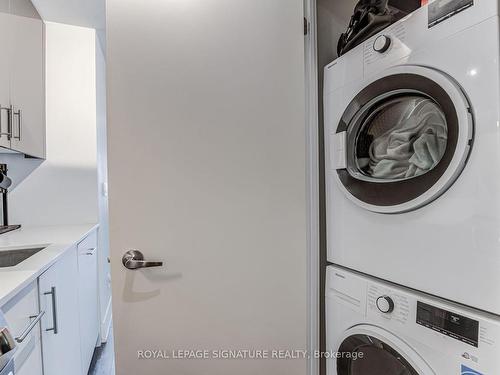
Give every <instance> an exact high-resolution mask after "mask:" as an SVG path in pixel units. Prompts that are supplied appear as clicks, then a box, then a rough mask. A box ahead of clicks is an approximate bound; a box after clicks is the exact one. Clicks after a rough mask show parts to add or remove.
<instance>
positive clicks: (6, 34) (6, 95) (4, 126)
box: [0, 13, 12, 148]
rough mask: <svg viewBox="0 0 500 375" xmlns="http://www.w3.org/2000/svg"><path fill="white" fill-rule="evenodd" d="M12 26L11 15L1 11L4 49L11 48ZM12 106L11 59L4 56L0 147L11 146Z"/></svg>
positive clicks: (0, 74)
mask: <svg viewBox="0 0 500 375" xmlns="http://www.w3.org/2000/svg"><path fill="white" fill-rule="evenodd" d="M10 27H11V18H10V15H8V14H6V13H0V46H3V50H4V51H7V50H10V45H11V42H12V40H11V35H12V32H11V31H9V29H10ZM9 106H10V59H8V58H5V57H2V58H1V59H0V107H1V108H2V110H1V111H0V147H6V148H10V139H9V137H8V136H7V132H8V121H9V118H8V112H7V109H8V108H9Z"/></svg>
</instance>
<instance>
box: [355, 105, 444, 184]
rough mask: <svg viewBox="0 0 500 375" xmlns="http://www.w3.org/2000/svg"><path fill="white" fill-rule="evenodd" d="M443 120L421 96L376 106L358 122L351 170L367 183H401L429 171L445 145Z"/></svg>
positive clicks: (437, 109)
mask: <svg viewBox="0 0 500 375" xmlns="http://www.w3.org/2000/svg"><path fill="white" fill-rule="evenodd" d="M447 137H448V127H447V125H446V117H445V115H444V113H443V111H442V110H441V108H440V107H439V105H438V104H437V103H436V102H434V101H433V100H432V99H430V98H428V97H425V96H417V95H408V96H399V97H396V98H392V99H389V100H383V101H382V102H381V103H377V104H375V105H374V106H373V108H372V109H370V110H369V114H368V115H367V116H366V118H365V119H364V120H362V121H361V123H360V126H359V130H358V132H357V134H356V137H355V147H354V148H353V152H354V155H353V158H352V160H354V161H355V163H354V164H355V165H354V166H351V168H352V169H353V170H354V173H359V174H362V175H363V176H365V177H366V178H367V179H370V180H373V181H376V180H388V181H396V180H405V179H410V178H413V177H416V176H420V175H423V174H425V173H427V172H428V171H430V170H432V169H433V168H434V167H435V166H436V165H437V164H438V163H439V161H440V160H441V159H442V157H443V155H444V153H445V151H446V144H447Z"/></svg>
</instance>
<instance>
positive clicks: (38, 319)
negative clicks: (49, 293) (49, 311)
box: [16, 311, 45, 344]
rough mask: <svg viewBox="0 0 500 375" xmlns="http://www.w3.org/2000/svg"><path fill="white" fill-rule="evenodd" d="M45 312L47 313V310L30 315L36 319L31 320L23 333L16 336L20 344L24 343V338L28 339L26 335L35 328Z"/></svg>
mask: <svg viewBox="0 0 500 375" xmlns="http://www.w3.org/2000/svg"><path fill="white" fill-rule="evenodd" d="M44 314H45V311H40V314H38V315H35V316H30V319H34V320H31V322H30V324H29V325H28V327H26V328H25V329H24V331H23V333H21V334H20V335H19V336H18V337H16V341H17V342H18V343H19V344H20V343H22V342H23V341H24V340H26V337H28V335H29V334H30V332H31V331H32V330H33V328H35V326H36V325H37V324H38V322H39V321H40V319H42V317H43V315H44Z"/></svg>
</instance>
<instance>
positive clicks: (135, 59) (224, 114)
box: [107, 0, 307, 375]
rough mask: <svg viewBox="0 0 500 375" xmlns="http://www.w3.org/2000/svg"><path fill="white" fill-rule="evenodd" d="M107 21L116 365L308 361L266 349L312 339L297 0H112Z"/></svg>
mask: <svg viewBox="0 0 500 375" xmlns="http://www.w3.org/2000/svg"><path fill="white" fill-rule="evenodd" d="M107 28H108V30H107V33H108V35H107V64H108V69H107V70H108V162H109V204H110V241H111V263H112V281H113V311H114V327H115V331H114V332H115V335H116V340H115V342H116V358H117V363H116V368H117V374H120V375H122V374H123V375H132V374H141V375H158V374H172V375H173V374H179V375H180V374H191V375H226V374H227V375H233V374H238V375H246V374H248V375H255V374H260V375H280V374H283V375H284V374H286V375H295V374H296V375H304V374H305V373H306V360H305V359H303V358H299V359H277V358H272V355H273V352H272V350H279V349H283V350H287V349H288V350H304V349H306V340H307V338H306V336H307V330H306V326H307V317H306V315H307V313H306V311H307V298H306V297H307V293H306V292H307V291H306V266H307V262H306V260H307V258H306V170H305V159H306V151H305V143H306V140H305V134H306V132H305V120H304V119H305V110H304V101H305V99H304V92H305V90H304V37H303V3H302V1H301V0H251V1H248V0H167V1H165V0H144V1H132V0H108V2H107ZM130 249H137V250H140V251H141V252H142V253H143V254H144V257H145V259H146V260H148V261H163V262H164V265H163V267H155V268H144V269H138V270H128V269H126V268H125V267H124V266H123V264H122V256H123V255H124V254H125V252H126V251H128V250H130ZM148 350H161V351H163V352H162V353H161V354H162V355H161V356H163V354H164V355H168V356H170V358H158V355H157V356H156V357H157V358H156V359H145V358H143V357H145V356H148V355H150V354H151V352H147V351H148ZM177 350H187V351H195V350H207V351H208V352H206V353H204V352H198V353H193V352H187V353H185V352H184V354H199V355H201V356H203V357H205V356H206V357H208V359H179V358H177V359H175V358H172V356H174V355H175V354H178V352H175V353H174V352H173V351H177ZM223 350H233V351H234V350H261V351H262V353H267V354H268V355H269V357H270V358H268V359H232V360H225V359H215V358H214V357H216V356H219V355H223V354H224V353H226V354H231V353H228V352H222V351H223ZM213 351H215V353H214V352H213ZM218 351H221V352H218ZM267 351H268V352H267ZM234 353H235V352H233V354H234ZM253 353H257V352H253ZM274 354H275V355H276V354H278V353H274ZM161 356H160V357H161ZM276 356H278V355H276Z"/></svg>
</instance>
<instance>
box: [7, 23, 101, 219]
mask: <svg viewBox="0 0 500 375" xmlns="http://www.w3.org/2000/svg"><path fill="white" fill-rule="evenodd" d="M95 66H96V57H95V31H94V30H93V29H88V28H82V27H76V26H69V25H63V24H56V23H47V24H46V115H47V160H46V161H45V162H43V163H42V164H41V165H40V166H38V165H39V164H40V161H37V160H30V159H24V157H22V156H20V155H0V161H3V162H7V163H8V165H9V174H10V175H11V176H12V177H13V178H14V182H15V184H16V185H17V186H15V187H14V188H13V189H12V191H11V193H10V222H11V223H13V224H14V223H16V224H22V225H56V224H64V225H67V224H81V223H97V221H98V201H97V199H98V195H97V146H96V68H95ZM33 169H34V170H33ZM31 171H33V172H32V173H31V174H29V173H30V172H31ZM28 174H29V176H28ZM22 179H24V181H23V182H22V183H20V184H19V182H20V180H22Z"/></svg>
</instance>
